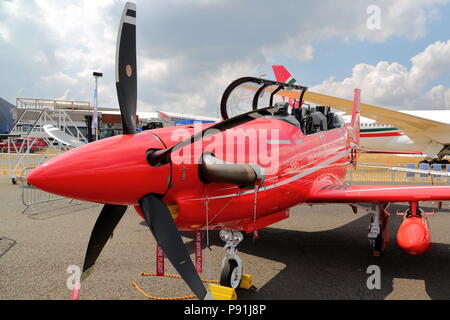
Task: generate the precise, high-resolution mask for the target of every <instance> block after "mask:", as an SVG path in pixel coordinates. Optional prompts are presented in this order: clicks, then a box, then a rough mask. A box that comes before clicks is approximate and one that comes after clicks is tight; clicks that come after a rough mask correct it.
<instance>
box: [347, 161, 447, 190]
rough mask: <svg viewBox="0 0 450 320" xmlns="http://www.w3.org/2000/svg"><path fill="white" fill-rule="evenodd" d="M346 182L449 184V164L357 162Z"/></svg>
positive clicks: (350, 170) (370, 183)
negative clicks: (382, 164)
mask: <svg viewBox="0 0 450 320" xmlns="http://www.w3.org/2000/svg"><path fill="white" fill-rule="evenodd" d="M345 181H346V183H348V184H369V185H383V184H385V185H392V184H394V185H406V184H412V185H450V166H447V167H445V166H441V165H435V166H432V167H429V166H422V167H420V168H419V169H417V166H416V165H415V164H404V163H402V164H396V165H390V166H389V167H382V166H380V164H379V163H378V164H358V167H357V168H356V169H353V167H352V168H350V169H349V171H348V173H347V176H346V179H345Z"/></svg>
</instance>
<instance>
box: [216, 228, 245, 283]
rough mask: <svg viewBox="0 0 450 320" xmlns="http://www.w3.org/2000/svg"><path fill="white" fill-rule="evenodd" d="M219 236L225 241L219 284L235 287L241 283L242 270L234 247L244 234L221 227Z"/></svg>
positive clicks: (240, 261) (242, 238)
mask: <svg viewBox="0 0 450 320" xmlns="http://www.w3.org/2000/svg"><path fill="white" fill-rule="evenodd" d="M219 236H220V239H222V241H225V246H224V250H225V257H224V258H223V260H222V273H221V276H220V285H221V286H225V287H230V288H233V289H236V288H237V287H239V284H240V283H241V279H242V270H243V268H242V260H241V259H240V258H239V257H238V255H237V249H236V247H237V245H238V244H239V243H241V242H242V240H244V235H243V234H242V232H240V231H233V230H228V229H222V230H220V233H219Z"/></svg>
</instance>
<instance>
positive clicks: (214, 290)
mask: <svg viewBox="0 0 450 320" xmlns="http://www.w3.org/2000/svg"><path fill="white" fill-rule="evenodd" d="M209 288H210V292H211V294H212V296H213V298H214V300H237V295H236V291H235V290H234V289H233V288H229V287H224V286H221V285H218V284H210V286H209Z"/></svg>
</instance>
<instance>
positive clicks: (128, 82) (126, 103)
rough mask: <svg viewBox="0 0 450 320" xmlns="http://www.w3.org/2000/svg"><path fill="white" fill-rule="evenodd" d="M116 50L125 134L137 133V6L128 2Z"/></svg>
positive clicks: (117, 81) (117, 82)
mask: <svg viewBox="0 0 450 320" xmlns="http://www.w3.org/2000/svg"><path fill="white" fill-rule="evenodd" d="M116 45H117V48H116V88H117V98H118V100H119V106H120V113H121V114H122V127H123V133H124V134H134V133H136V107H137V68H136V4H134V3H130V2H127V3H126V4H125V7H124V9H123V12H122V18H121V20H120V26H119V33H118V37H117V44H116Z"/></svg>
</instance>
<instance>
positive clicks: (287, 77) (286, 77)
mask: <svg viewBox="0 0 450 320" xmlns="http://www.w3.org/2000/svg"><path fill="white" fill-rule="evenodd" d="M272 70H273V73H274V75H275V79H276V80H277V81H278V82H284V83H289V84H298V82H297V80H295V78H294V77H293V76H292V74H290V72H289V71H287V69H286V68H285V67H284V66H272ZM289 105H290V106H291V107H292V108H298V101H297V100H294V99H292V98H289Z"/></svg>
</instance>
